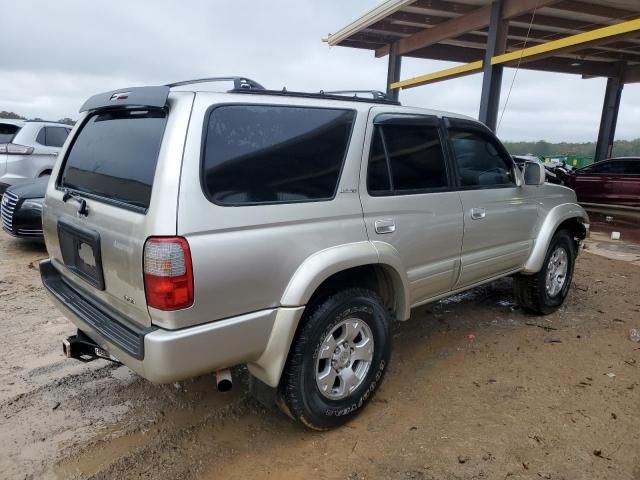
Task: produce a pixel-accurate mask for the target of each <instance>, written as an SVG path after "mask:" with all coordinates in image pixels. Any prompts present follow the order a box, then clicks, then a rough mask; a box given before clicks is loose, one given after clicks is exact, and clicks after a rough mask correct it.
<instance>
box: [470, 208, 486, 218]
mask: <svg viewBox="0 0 640 480" xmlns="http://www.w3.org/2000/svg"><path fill="white" fill-rule="evenodd" d="M486 216H487V212H486V211H485V209H484V208H479V207H475V208H472V209H471V218H472V219H474V220H481V219H483V218H484V217H486Z"/></svg>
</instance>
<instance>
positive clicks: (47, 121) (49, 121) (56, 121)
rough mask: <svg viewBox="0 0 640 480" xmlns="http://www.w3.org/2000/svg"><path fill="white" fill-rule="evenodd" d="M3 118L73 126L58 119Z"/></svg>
mask: <svg viewBox="0 0 640 480" xmlns="http://www.w3.org/2000/svg"><path fill="white" fill-rule="evenodd" d="M3 120H19V121H21V122H25V123H57V124H59V125H67V126H68V127H71V125H69V124H67V123H62V122H60V121H58V120H43V119H36V118H32V119H29V120H22V119H17V118H16V119H14V118H5V119H3Z"/></svg>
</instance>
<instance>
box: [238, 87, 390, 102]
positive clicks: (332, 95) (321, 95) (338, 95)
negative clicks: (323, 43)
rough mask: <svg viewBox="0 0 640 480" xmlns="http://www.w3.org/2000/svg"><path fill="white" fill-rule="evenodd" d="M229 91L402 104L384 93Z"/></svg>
mask: <svg viewBox="0 0 640 480" xmlns="http://www.w3.org/2000/svg"><path fill="white" fill-rule="evenodd" d="M353 91H354V90H351V91H350V92H353ZM229 93H248V94H254V95H273V96H280V97H300V98H315V99H321V100H340V101H343V102H345V101H347V102H363V103H383V104H386V105H400V102H397V101H395V100H390V99H389V98H388V97H387V96H386V95H384V94H383V96H382V97H379V96H376V97H374V98H364V97H358V96H347V95H345V94H344V93H337V92H325V91H323V90H320V92H317V93H310V92H293V91H289V90H287V89H286V88H283V89H282V90H255V89H248V88H243V89H239V88H237V89H233V90H229Z"/></svg>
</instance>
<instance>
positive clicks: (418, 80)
mask: <svg viewBox="0 0 640 480" xmlns="http://www.w3.org/2000/svg"><path fill="white" fill-rule="evenodd" d="M483 64H484V62H483V61H482V60H478V61H477V62H471V63H467V64H465V65H460V66H458V67H453V68H447V69H446V70H440V71H439V72H435V73H429V74H427V75H421V76H419V77H414V78H408V79H406V80H400V81H399V82H394V83H392V84H391V88H394V89H395V88H412V87H419V86H420V85H427V84H429V83H436V82H440V81H442V80H448V79H451V78H457V77H462V76H465V75H471V74H472V73H476V72H480V71H482V66H483Z"/></svg>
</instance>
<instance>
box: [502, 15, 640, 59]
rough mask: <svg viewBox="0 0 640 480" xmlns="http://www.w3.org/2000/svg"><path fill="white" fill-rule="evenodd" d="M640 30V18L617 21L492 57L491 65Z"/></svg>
mask: <svg viewBox="0 0 640 480" xmlns="http://www.w3.org/2000/svg"><path fill="white" fill-rule="evenodd" d="M638 31H640V18H637V19H635V20H629V21H628V22H623V23H617V24H615V25H610V26H608V27H603V28H598V29H596V30H591V31H589V32H584V33H578V34H577V35H571V36H569V37H565V38H560V39H558V40H552V41H551V42H546V43H541V44H539V45H536V46H534V47H528V48H523V49H522V50H516V51H515V52H509V53H504V54H502V55H496V56H495V57H493V58H491V65H497V64H500V63H509V62H517V61H520V60H524V59H527V61H531V60H535V59H536V58H539V57H540V56H550V55H549V54H552V55H555V54H558V53H563V52H566V51H567V50H570V49H573V50H575V49H576V47H578V48H584V47H586V46H588V45H587V44H591V43H593V42H598V43H600V42H602V41H606V40H609V39H611V38H612V37H620V36H621V35H626V34H631V33H634V32H638ZM531 57H534V58H531Z"/></svg>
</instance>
